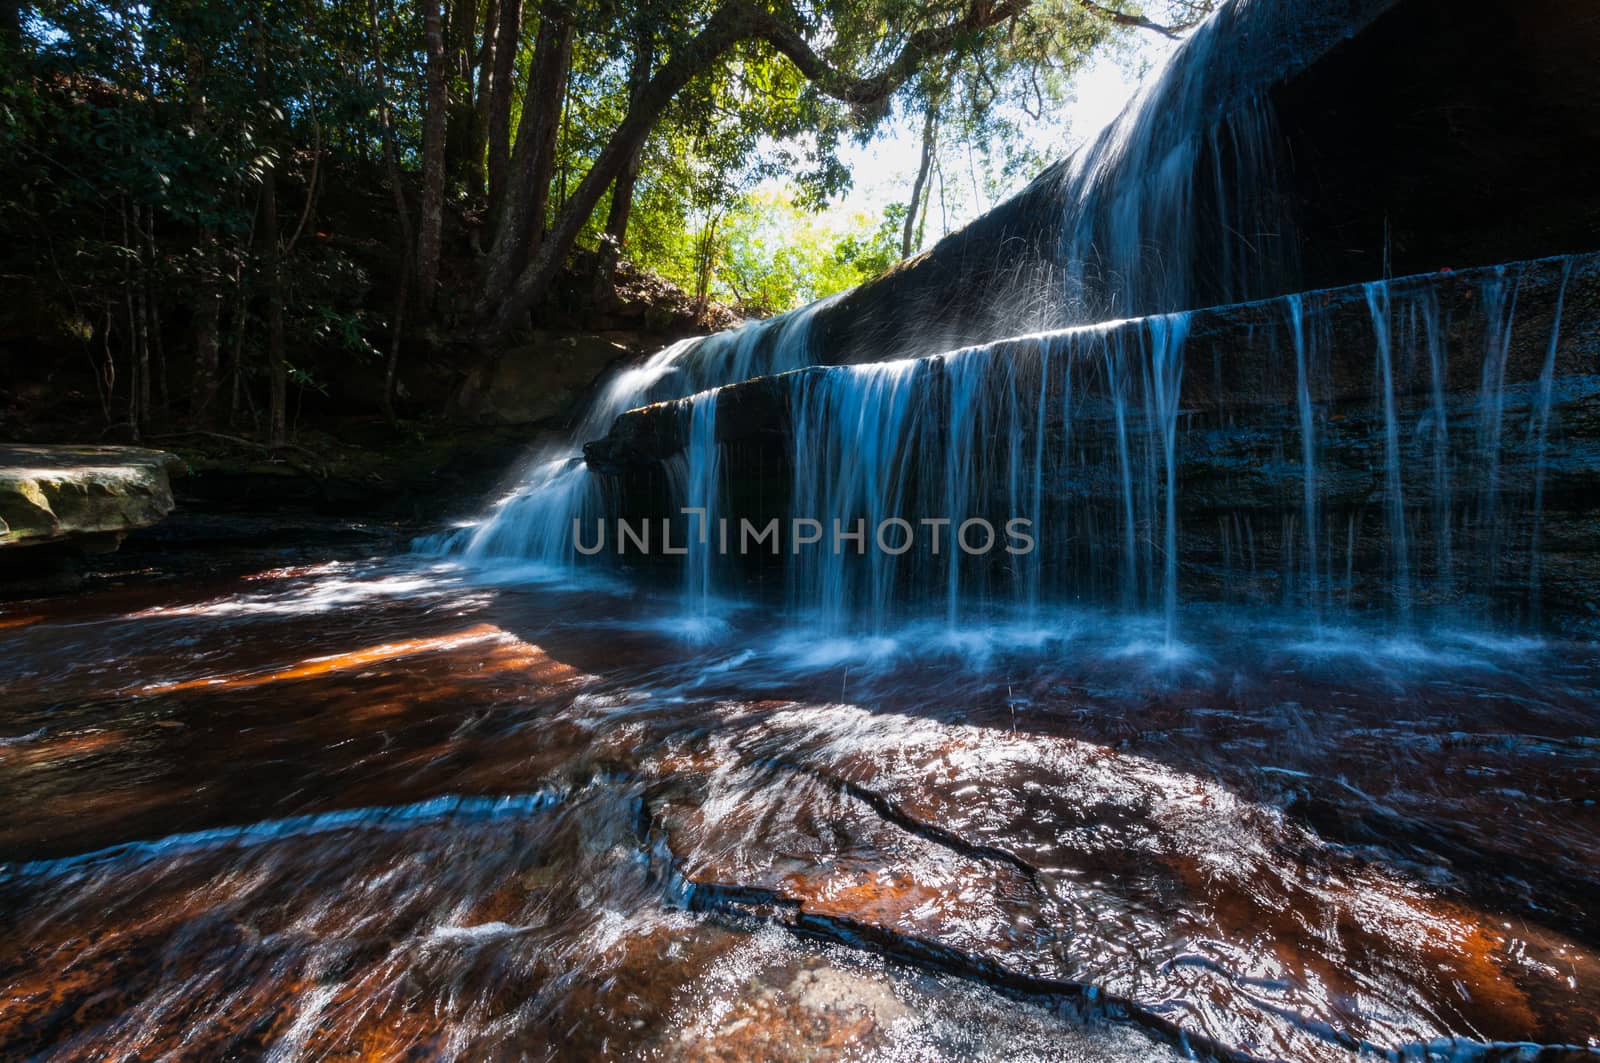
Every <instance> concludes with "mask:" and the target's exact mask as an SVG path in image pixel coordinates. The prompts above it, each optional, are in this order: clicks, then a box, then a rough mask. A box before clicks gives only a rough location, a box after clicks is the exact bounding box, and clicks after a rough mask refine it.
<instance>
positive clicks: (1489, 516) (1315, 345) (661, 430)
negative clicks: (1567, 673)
mask: <svg viewBox="0 0 1600 1063" xmlns="http://www.w3.org/2000/svg"><path fill="white" fill-rule="evenodd" d="M1174 328H1181V334H1182V336H1183V339H1182V340H1181V347H1180V348H1179V350H1177V351H1176V352H1175V353H1172V354H1160V352H1159V351H1158V350H1157V348H1158V347H1159V344H1160V341H1159V340H1158V339H1157V338H1155V337H1156V336H1157V331H1156V330H1158V329H1159V330H1161V331H1163V332H1169V331H1171V330H1173V329H1174ZM1152 352H1155V353H1152ZM1158 355H1159V357H1166V358H1175V359H1176V363H1175V368H1174V372H1175V375H1176V380H1175V385H1174V386H1175V388H1176V390H1175V391H1174V393H1173V398H1172V400H1171V402H1172V408H1171V410H1170V411H1169V416H1170V420H1171V430H1172V433H1173V438H1172V442H1173V466H1172V470H1171V476H1172V478H1173V484H1174V487H1175V490H1174V494H1173V505H1174V512H1175V515H1176V518H1177V522H1178V532H1177V536H1176V540H1175V545H1176V547H1177V551H1178V558H1179V560H1178V566H1179V567H1178V572H1177V574H1176V576H1177V580H1178V582H1179V589H1180V591H1181V593H1182V595H1183V596H1184V597H1185V598H1186V599H1198V600H1209V601H1217V600H1231V601H1238V602H1252V603H1256V604H1262V605H1266V604H1272V603H1280V602H1285V601H1293V602H1297V603H1303V604H1305V605H1307V606H1309V607H1310V608H1312V609H1313V610H1322V611H1332V610H1333V609H1335V608H1336V607H1337V608H1341V609H1345V608H1351V607H1354V608H1356V609H1358V610H1359V609H1364V608H1370V607H1384V606H1385V603H1386V600H1389V604H1392V599H1393V597H1394V595H1395V587H1396V583H1397V581H1401V582H1404V583H1405V585H1406V594H1407V600H1406V602H1405V606H1406V607H1407V608H1409V607H1412V606H1416V607H1441V608H1450V607H1460V606H1461V605H1462V603H1463V601H1464V596H1465V595H1467V594H1469V593H1476V592H1482V593H1484V594H1486V595H1487V596H1491V597H1497V598H1498V599H1499V604H1498V605H1497V606H1496V608H1498V609H1502V610H1503V611H1504V612H1506V613H1508V614H1509V615H1510V616H1511V618H1512V619H1513V620H1514V621H1516V622H1521V623H1530V622H1535V621H1554V622H1557V623H1563V624H1570V625H1574V626H1576V627H1579V628H1585V629H1588V628H1591V627H1592V625H1593V624H1594V620H1595V618H1594V615H1593V608H1592V602H1591V601H1590V593H1589V588H1592V587H1593V586H1594V585H1595V582H1596V581H1597V580H1600V568H1597V567H1596V566H1597V564H1600V561H1597V559H1600V539H1597V538H1596V536H1595V530H1596V528H1597V527H1600V524H1597V523H1596V521H1595V510H1594V506H1595V504H1596V500H1597V498H1600V496H1597V495H1596V493H1595V489H1594V485H1595V483H1596V482H1597V479H1600V419H1597V418H1596V416H1595V409H1596V402H1597V399H1600V387H1597V383H1596V382H1597V381H1600V258H1597V257H1596V256H1593V255H1584V256H1574V257H1571V258H1557V259H1543V260H1538V261H1535V262H1527V263H1513V264H1509V265H1506V266H1502V267H1495V268H1492V269H1486V270H1467V271H1461V272H1446V273H1436V274H1427V275H1421V276H1416V277H1410V278H1401V279H1397V280H1394V281H1390V282H1387V283H1384V284H1382V285H1367V286H1356V287H1352V288H1339V289H1329V290H1326V291H1318V292H1310V293H1305V294H1303V295H1299V296H1295V297H1293V298H1291V299H1276V300H1266V301H1262V302H1256V303H1247V304H1240V305H1237V306H1228V307H1217V308H1212V309H1207V310H1201V311H1196V312H1194V313H1192V314H1185V315H1181V316H1173V317H1171V318H1164V319H1146V320H1139V321H1131V322H1124V323H1113V324H1111V325H1107V326H1090V327H1086V328H1082V329H1076V330H1068V331H1066V332H1060V333H1043V334H1037V335H1032V336H1024V337H1019V338H1015V339H1008V340H1002V341H999V342H996V343H993V344H990V345H987V346H984V347H980V348H973V349H969V350H966V351H962V352H956V353H953V354H948V355H941V356H938V357H934V358H931V359H926V360H924V361H923V362H920V363H917V364H915V365H910V366H906V367H902V368H896V367H895V366H880V367H877V368H876V369H874V368H873V367H872V366H865V367H862V368H860V369H853V370H852V369H839V368H826V367H813V368H809V369H802V370H798V371H795V372H791V373H786V374H782V375H780V376H776V377H764V378H757V379H754V380H749V381H745V382H741V383H736V384H732V385H729V386H727V387H724V388H721V389H719V390H718V391H717V392H715V394H714V395H711V396H705V395H702V396H697V397H693V398H690V399H685V400H677V401H673V402H663V403H658V404H655V405H652V406H648V407H644V408H642V409H639V410H634V411H630V412H628V413H626V414H624V415H623V416H621V417H619V418H618V419H617V420H616V422H615V423H614V424H613V426H612V428H611V431H610V433H609V434H608V435H607V436H606V438H604V439H601V440H597V441H594V442H591V443H589V444H588V445H587V446H586V447H585V450H584V453H585V459H586V461H587V463H588V465H589V468H590V469H591V470H593V471H594V472H595V473H596V474H598V476H599V477H600V478H601V480H602V481H603V482H604V483H606V484H607V485H608V486H609V487H610V488H611V490H610V492H609V493H608V494H607V496H606V497H607V498H608V500H609V501H608V505H609V507H610V508H609V509H608V511H607V513H608V515H614V516H617V517H620V518H622V519H624V520H626V521H629V522H631V523H634V524H638V523H639V522H643V521H651V522H659V521H660V520H661V519H662V518H665V517H669V516H673V515H676V514H677V513H678V508H679V507H681V506H682V505H683V504H684V503H683V491H682V489H681V487H675V486H674V485H675V484H677V483H678V482H679V481H680V480H681V478H682V476H683V475H684V473H683V469H684V468H685V464H686V463H691V464H692V463H693V462H695V461H697V460H699V461H703V460H704V459H703V457H697V456H696V455H694V454H691V453H690V448H691V443H692V439H691V428H692V424H693V421H694V416H695V410H696V408H697V406H698V404H701V403H704V402H708V401H709V402H714V403H715V406H716V414H715V417H716V420H715V441H716V444H717V446H718V448H719V450H718V458H717V463H718V464H717V469H718V476H719V478H720V482H721V491H722V493H723V496H724V497H723V498H722V503H721V508H720V509H719V510H718V514H719V516H722V517H725V518H727V519H728V520H730V521H732V522H735V526H737V522H738V521H739V520H740V519H746V520H749V521H750V522H751V523H752V524H753V525H754V526H761V525H763V524H765V523H766V522H767V521H768V520H770V519H772V518H773V517H780V518H788V517H818V518H822V519H824V520H826V519H829V518H833V517H838V518H840V519H842V520H844V521H845V522H846V523H849V522H850V521H851V520H853V519H855V518H857V517H866V518H868V522H869V526H871V525H875V524H876V522H877V521H878V520H879V519H881V518H883V517H885V516H891V515H892V516H903V517H905V518H907V519H910V520H912V521H913V522H915V521H916V520H917V519H919V518H921V517H933V516H945V517H949V516H951V515H953V513H954V510H953V509H952V504H951V502H950V501H949V499H948V498H947V497H946V496H947V494H948V480H949V477H951V476H953V475H955V471H956V470H958V469H959V470H970V472H966V471H962V475H963V476H964V477H969V478H970V481H971V484H970V488H969V489H968V490H969V493H968V495H967V496H965V497H964V499H963V500H962V501H960V502H959V503H957V508H961V507H965V508H961V512H963V513H967V514H970V515H979V516H984V517H986V518H988V519H989V520H990V521H991V523H992V524H993V525H994V526H995V527H997V528H998V527H1001V526H1003V525H1004V524H1005V522H1006V521H1007V520H1008V519H1010V518H1011V517H1015V516H1025V517H1028V518H1031V519H1032V520H1033V522H1034V526H1035V528H1036V529H1037V530H1038V532H1039V538H1040V541H1041V550H1042V551H1043V552H1044V553H1045V554H1046V555H1047V556H1046V559H1045V560H1044V561H1042V562H1041V564H1043V565H1046V566H1048V567H1049V568H1050V569H1051V571H1053V572H1055V573H1056V583H1054V584H1051V585H1050V586H1051V587H1052V588H1053V590H1054V591H1055V593H1057V594H1058V595H1059V594H1063V593H1066V594H1068V595H1069V596H1070V595H1071V594H1079V595H1082V594H1103V595H1109V596H1113V597H1114V596H1115V595H1116V594H1117V593H1119V592H1118V588H1117V583H1118V580H1119V579H1123V577H1122V576H1119V575H1118V573H1117V572H1116V571H1115V565H1114V564H1113V561H1116V560H1120V562H1121V563H1122V564H1124V565H1126V564H1129V563H1130V562H1128V559H1127V556H1126V555H1124V556H1121V557H1120V559H1118V558H1117V557H1116V555H1115V554H1114V551H1115V550H1116V549H1117V547H1118V537H1119V536H1127V537H1128V541H1129V542H1130V543H1132V545H1133V548H1134V549H1133V551H1130V553H1138V555H1139V557H1140V558H1144V557H1145V556H1146V554H1148V553H1150V552H1151V551H1152V550H1153V549H1154V548H1155V547H1153V546H1151V545H1149V544H1152V543H1156V544H1159V539H1160V536H1161V534H1162V529H1163V527H1164V515H1163V514H1162V513H1161V511H1160V500H1161V496H1162V495H1163V493H1164V492H1165V491H1166V489H1167V487H1166V480H1167V477H1168V473H1167V470H1166V469H1165V467H1164V461H1163V456H1162V454H1161V452H1160V447H1161V437H1160V432H1161V419H1160V415H1159V410H1158V405H1159V404H1158V401H1157V398H1156V396H1155V394H1154V390H1153V388H1154V386H1155V385H1154V383H1153V374H1154V373H1155V372H1156V370H1155V369H1153V368H1152V366H1157V365H1159V364H1160V363H1159V362H1158V361H1152V359H1154V358H1157V357H1158ZM1130 366H1131V367H1132V368H1129V367H1130ZM895 389H899V390H895ZM891 393H892V395H893V396H895V397H893V398H891V397H890V396H891ZM831 395H837V396H838V398H836V399H835V398H828V399H827V400H826V401H824V400H823V399H820V398H813V396H831ZM958 395H959V396H960V397H959V398H957V396H958ZM1386 396H1387V399H1386ZM958 402H959V403H964V404H965V405H963V406H961V411H962V412H958V411H957V409H956V406H957V404H958ZM830 403H832V405H830ZM864 410H865V411H868V412H865V413H863V412H862V411H864ZM797 411H799V412H797ZM797 418H799V421H797ZM880 425H882V426H883V427H882V428H881V429H880V428H879V426H880ZM1308 431H1309V432H1310V434H1311V446H1310V453H1311V456H1312V464H1311V465H1310V466H1308V465H1307V464H1306V454H1307V449H1306V434H1307V432H1308ZM830 447H836V448H837V449H836V450H835V449H829V448H830ZM864 447H865V448H866V449H863V448H864ZM873 448H876V449H873ZM955 455H965V456H964V457H961V458H959V459H957V458H956V457H955ZM1035 455H1037V456H1035ZM1141 455H1142V456H1141ZM863 463H866V464H869V465H872V466H873V468H874V469H875V470H876V472H875V474H874V475H876V476H877V478H878V479H879V480H881V481H882V483H883V485H884V486H882V487H880V488H879V491H880V495H878V496H875V497H872V498H870V499H869V498H863V497H854V496H846V495H840V496H838V497H835V496H833V495H829V494H827V492H828V491H829V490H838V489H837V488H832V487H830V486H829V485H834V484H847V483H848V482H850V481H849V480H848V476H849V475H851V474H850V473H849V472H848V470H850V469H852V468H859V467H860V466H861V465H862V464H863ZM856 475H858V476H860V475H865V474H859V473H858V474H856ZM802 487H805V488H806V489H807V490H810V491H811V492H812V494H809V495H808V494H803V492H801V488H802ZM1308 491H1310V492H1311V493H1312V494H1311V496H1309V497H1310V498H1311V502H1310V503H1308V502H1307V498H1308V494H1307V492H1308ZM819 492H820V493H819ZM802 497H805V498H808V499H810V500H811V501H810V504H811V505H813V506H814V507H820V508H819V511H818V512H816V513H813V512H809V511H807V512H804V513H801V512H796V511H795V508H794V507H795V506H796V505H801V504H803V503H800V502H798V501H797V500H798V499H800V498H802ZM1396 499H1398V501H1396ZM1308 504H1309V505H1310V507H1311V508H1310V509H1309V510H1308V509H1307V506H1308ZM841 507H842V508H841ZM1397 507H1398V511H1399V512H1401V513H1403V514H1404V520H1403V521H1401V520H1399V518H1397V517H1396V516H1395V513H1396V512H1397ZM1130 517H1131V519H1132V522H1133V527H1132V530H1131V531H1130V530H1128V529H1129V519H1130ZM1308 527H1311V528H1312V529H1313V533H1314V534H1313V535H1311V536H1308V535H1307V534H1306V529H1307V528H1308ZM688 533H689V529H683V530H680V531H679V532H678V538H679V541H680V542H681V541H683V540H684V539H685V537H686V536H687V535H688ZM1397 533H1398V537H1397ZM1397 551H1398V552H1399V556H1400V557H1402V558H1403V562H1404V563H1403V564H1401V563H1399V562H1397ZM658 553H659V552H658ZM654 560H655V561H657V562H661V561H662V560H663V559H662V558H660V557H659V556H658V557H656V558H654ZM665 560H667V561H670V560H672V559H670V558H668V559H665ZM916 560H918V561H920V562H921V564H922V566H923V575H925V576H926V575H929V573H930V571H931V579H932V582H933V583H934V584H937V586H936V587H935V588H934V590H935V591H937V590H939V589H940V588H942V587H943V585H944V579H945V576H944V573H943V570H942V568H941V567H940V565H939V563H938V560H937V559H931V558H924V557H921V556H920V555H917V558H916ZM930 562H931V565H930ZM635 563H636V564H643V563H644V562H643V561H636V562H635ZM794 564H795V562H794V561H793V560H792V559H790V557H789V556H788V555H787V554H780V555H779V556H777V557H774V556H772V555H771V554H770V553H767V552H762V551H756V552H753V553H745V554H741V555H740V556H738V557H736V558H733V559H731V561H730V562H729V563H728V567H729V568H730V570H740V571H742V572H743V576H742V578H744V579H746V580H748V581H753V582H756V583H760V584H765V583H768V582H771V581H772V579H773V577H772V576H771V575H770V570H773V569H782V568H785V567H791V568H792V567H793V566H794ZM1138 564H1139V565H1144V564H1145V561H1143V560H1140V561H1139V562H1138ZM782 578H783V577H782V576H781V575H780V576H778V577H777V579H778V580H779V581H780V582H781V580H782ZM895 578H896V579H897V580H901V581H905V580H908V579H909V580H915V579H916V578H918V577H917V575H916V573H915V572H904V571H903V572H900V573H898V574H897V575H896V577H895ZM965 578H966V577H963V579H965ZM995 578H996V579H997V580H999V581H1000V582H999V583H997V584H996V585H997V586H1004V581H1006V580H1013V581H1015V580H1016V579H1018V576H1017V574H1016V573H1005V572H1002V573H1000V574H999V575H998V576H997V577H995ZM1034 578H1035V579H1037V578H1038V577H1037V576H1035V577H1034ZM1140 579H1142V580H1146V583H1147V584H1148V583H1151V582H1158V581H1159V579H1160V576H1159V573H1157V574H1155V575H1154V576H1151V577H1148V578H1146V577H1144V576H1143V575H1141V576H1140ZM925 582H926V581H925ZM906 593H907V594H908V595H911V596H914V595H915V594H916V593H917V591H916V589H915V588H910V589H908V590H907V591H906ZM1034 593H1040V592H1038V591H1035V592H1034ZM1121 593H1123V594H1128V593H1130V591H1129V588H1127V587H1126V586H1124V587H1123V588H1122V590H1121ZM1132 593H1134V594H1141V593H1144V592H1143V591H1142V590H1140V588H1138V587H1135V588H1133V589H1132Z"/></svg>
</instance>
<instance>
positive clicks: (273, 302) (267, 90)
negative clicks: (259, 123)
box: [255, 21, 289, 446]
mask: <svg viewBox="0 0 1600 1063" xmlns="http://www.w3.org/2000/svg"><path fill="white" fill-rule="evenodd" d="M255 82H256V92H257V94H258V96H259V98H260V99H263V100H271V99H273V98H274V95H273V85H272V82H273V75H272V63H271V61H270V58H269V56H268V54H267V31H266V27H265V26H263V25H261V23H260V22H259V21H257V23H256V69H255ZM258 235H259V236H260V238H261V268H262V273H263V274H264V275H265V276H264V277H263V281H264V284H265V287H266V295H267V374H268V381H269V390H268V403H267V410H268V415H267V432H268V438H269V440H270V442H271V443H272V445H273V446H282V445H283V444H284V443H286V442H288V424H289V422H288V416H289V414H288V410H289V401H288V400H289V364H288V362H287V361H286V359H285V356H284V340H283V266H282V262H281V261H280V259H281V254H280V251H281V245H280V244H279V242H278V239H279V236H278V161H277V158H276V157H274V158H273V160H272V162H271V163H269V164H268V165H267V168H266V172H265V173H264V174H263V175H262V178H261V229H260V232H259V234H258Z"/></svg>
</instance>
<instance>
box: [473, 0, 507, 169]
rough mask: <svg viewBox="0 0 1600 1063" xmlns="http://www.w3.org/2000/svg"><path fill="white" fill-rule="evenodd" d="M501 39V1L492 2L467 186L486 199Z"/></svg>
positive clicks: (480, 64) (480, 54) (487, 10)
mask: <svg viewBox="0 0 1600 1063" xmlns="http://www.w3.org/2000/svg"><path fill="white" fill-rule="evenodd" d="M499 37H500V0H488V4H487V6H486V7H485V8H484V13H483V39H482V42H481V43H480V44H479V46H478V91H477V93H476V94H475V95H474V97H473V113H472V144H473V154H472V160H471V165H470V166H469V167H468V171H467V184H468V187H469V188H471V189H472V191H473V192H475V193H477V194H478V195H482V194H483V192H484V188H485V181H486V180H487V175H486V173H485V170H484V150H485V148H486V147H487V146H488V143H489V109H490V108H489V101H490V100H491V99H492V98H493V96H494V72H495V44H496V42H497V41H498V40H499Z"/></svg>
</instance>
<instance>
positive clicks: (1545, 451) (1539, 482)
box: [1528, 259, 1572, 621]
mask: <svg viewBox="0 0 1600 1063" xmlns="http://www.w3.org/2000/svg"><path fill="white" fill-rule="evenodd" d="M1571 280H1572V260H1571V259H1568V260H1567V261H1566V262H1564V263H1562V266H1561V290H1560V291H1559V293H1557V295H1556V313H1555V321H1554V323H1553V324H1552V325H1551V326H1550V344H1549V346H1548V347H1546V348H1545V355H1544V365H1543V366H1542V367H1541V368H1540V370H1539V400H1538V406H1537V408H1536V411H1535V414H1534V422H1533V423H1534V473H1533V476H1534V479H1533V533H1532V536H1531V542H1530V545H1529V549H1528V606H1529V609H1530V610H1531V611H1532V613H1533V617H1534V619H1535V620H1536V621H1537V619H1538V617H1539V610H1540V602H1539V590H1540V587H1539V577H1540V572H1539V549H1540V546H1541V543H1540V535H1541V533H1542V532H1543V530H1544V479H1545V472H1546V466H1547V464H1548V460H1549V459H1548V455H1549V442H1550V409H1551V407H1552V406H1553V405H1554V400H1555V379H1556V348H1557V346H1558V345H1559V344H1560V342H1561V314H1562V312H1563V311H1564V310H1565V309H1566V305H1567V285H1568V284H1569V283H1570V282H1571Z"/></svg>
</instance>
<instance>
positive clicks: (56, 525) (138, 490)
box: [0, 443, 184, 554]
mask: <svg viewBox="0 0 1600 1063" xmlns="http://www.w3.org/2000/svg"><path fill="white" fill-rule="evenodd" d="M183 467H184V466H183V462H182V460H181V459H179V458H177V457H175V456H174V455H172V454H168V453H165V452H164V451H159V450H145V449H143V448H140V447H102V446H40V445H34V444H17V443H8V444H0V552H4V553H7V554H10V553H11V552H12V551H20V550H21V549H22V548H23V547H31V546H42V545H56V546H58V547H70V548H75V549H77V550H78V551H81V552H84V553H101V552H104V551H107V550H114V549H116V547H117V544H119V543H120V542H121V541H122V537H123V536H124V535H126V534H127V533H128V532H130V531H134V530H135V529H138V528H145V527H149V526H150V525H152V524H155V523H156V522H158V521H160V520H161V519H163V518H164V517H166V515H167V514H168V513H170V512H172V506H173V501H172V484H171V481H170V477H171V476H172V475H173V474H174V473H181V472H182V470H183Z"/></svg>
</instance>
